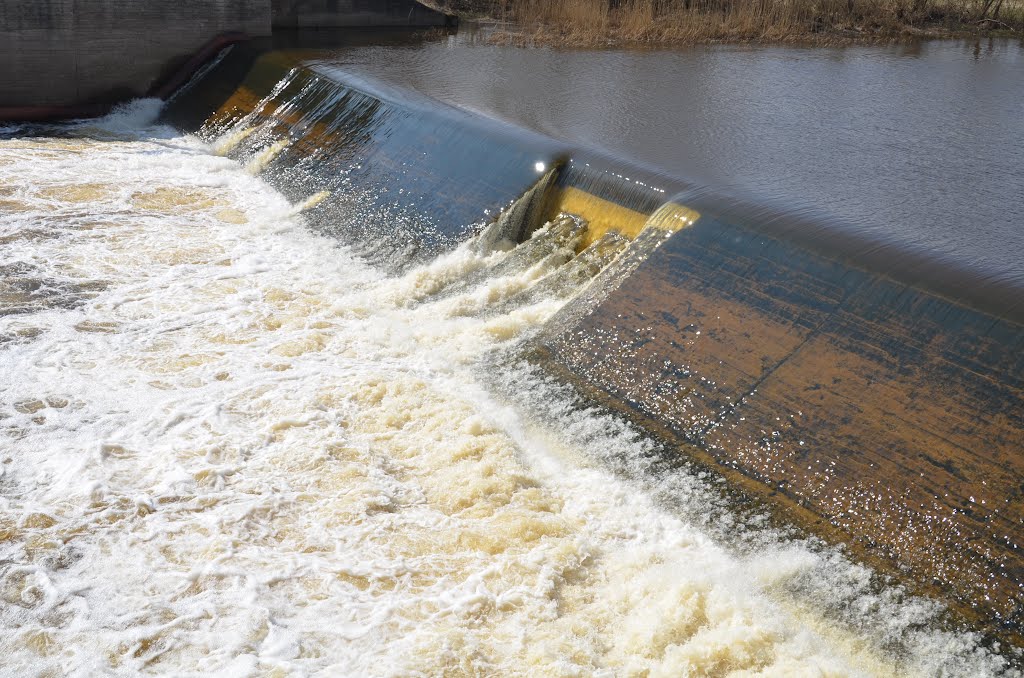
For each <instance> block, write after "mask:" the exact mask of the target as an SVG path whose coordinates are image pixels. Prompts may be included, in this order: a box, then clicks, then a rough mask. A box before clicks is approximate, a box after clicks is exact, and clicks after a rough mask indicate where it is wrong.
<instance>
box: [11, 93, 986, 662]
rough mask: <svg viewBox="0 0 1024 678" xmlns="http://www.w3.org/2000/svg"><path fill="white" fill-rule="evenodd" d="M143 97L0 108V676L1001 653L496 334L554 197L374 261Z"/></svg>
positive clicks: (549, 310)
mask: <svg viewBox="0 0 1024 678" xmlns="http://www.w3.org/2000/svg"><path fill="white" fill-rule="evenodd" d="M156 113H157V107H156V105H155V104H154V103H153V102H140V103H137V104H135V105H134V106H133V107H131V108H128V109H125V110H122V111H119V112H117V113H115V114H113V115H111V116H109V117H108V118H106V119H103V120H101V121H99V122H93V123H81V124H77V125H70V126H65V127H61V128H52V129H48V130H41V129H33V130H29V129H26V130H20V131H19V130H14V129H8V130H4V134H3V138H0V374H2V375H3V379H2V381H0V462H2V467H0V626H2V630H3V633H2V634H0V672H2V673H3V674H5V675H65V674H70V675H82V676H84V675H90V676H91V675H105V674H107V675H124V674H134V673H137V672H152V673H167V674H175V675H195V674H199V673H203V674H211V673H212V674H215V675H230V676H245V675H261V676H262V675H293V674H294V675H317V674H319V675H353V676H364V675H372V676H408V675H452V676H455V675H530V676H533V675H557V676H563V675H564V676H586V675H602V676H618V675H638V676H642V675H650V676H680V675H786V676H791V675H830V676H831V675H904V674H905V675H934V674H938V673H942V672H946V673H947V674H950V675H951V674H970V675H985V674H997V673H1000V672H1001V671H1004V670H1006V667H1005V665H1004V662H1003V660H1002V659H1001V658H1000V657H999V655H997V654H994V653H992V652H991V651H990V650H986V649H983V648H981V646H980V645H979V640H978V638H976V637H974V636H972V635H970V634H964V633H958V632H955V631H951V630H943V629H942V628H941V627H940V625H939V622H938V621H937V620H938V616H937V615H938V611H937V609H936V606H934V605H931V604H929V603H927V602H926V601H921V600H916V599H913V598H909V597H907V596H905V595H902V594H901V592H900V591H899V590H898V589H893V588H886V587H885V586H881V585H879V584H878V583H877V582H876V581H875V580H874V579H873V577H872V576H871V574H870V572H868V571H867V570H865V569H864V568H861V567H858V566H855V565H853V564H850V563H848V562H847V561H846V560H845V559H844V558H843V557H842V555H841V554H839V553H837V552H834V551H830V550H828V549H825V548H821V547H815V546H814V545H813V544H809V543H807V542H803V541H798V540H788V539H786V538H785V537H784V536H783V535H780V534H776V533H775V532H772V531H771V530H769V529H761V530H758V529H757V528H756V526H753V525H749V524H748V525H740V524H739V523H740V518H739V517H738V515H736V514H733V513H730V509H729V508H728V507H727V506H725V504H723V501H722V500H721V499H720V495H721V492H720V487H719V486H718V484H717V483H716V481H714V479H712V478H711V477H710V476H707V475H706V474H704V473H703V472H700V471H698V470H696V469H691V468H689V467H688V466H686V465H672V464H661V465H660V466H659V465H658V463H656V461H655V460H656V459H657V458H658V450H657V448H656V446H654V445H653V444H652V443H651V442H649V441H646V440H645V439H644V438H643V437H642V436H638V435H637V434H636V433H635V432H634V431H633V430H632V429H631V428H630V427H629V426H628V425H627V424H625V423H624V422H622V421H619V420H618V419H616V418H615V417H612V416H610V415H608V414H605V413H602V412H600V411H598V410H595V409H591V408H587V407H586V406H585V404H584V403H583V402H581V401H579V400H578V398H577V396H576V395H575V394H573V393H571V392H570V391H568V390H567V389H566V388H564V387H561V386H559V385H558V384H557V383H556V382H553V381H551V380H550V379H547V378H545V377H544V376H543V372H542V371H541V370H539V369H537V368H534V367H530V366H529V365H528V364H526V363H524V362H521V361H519V360H517V359H513V358H512V357H510V356H515V355H517V348H518V347H521V346H523V345H524V342H526V341H528V339H529V337H530V336H531V335H532V334H533V333H535V332H537V331H539V330H540V328H541V327H542V325H543V323H544V322H545V321H546V320H547V319H549V318H551V317H552V316H553V314H555V313H556V312H557V311H558V310H559V309H560V308H562V307H563V306H564V305H565V304H567V303H569V304H571V303H572V295H573V294H574V293H575V292H576V291H578V289H579V276H580V271H581V270H586V269H587V267H586V266H583V265H581V264H580V261H579V260H578V259H573V245H574V241H573V238H574V237H576V235H574V234H576V231H575V230H574V225H573V223H572V222H563V223H561V224H557V225H552V226H549V227H547V228H545V229H543V230H541V231H540V232H538V234H537V235H535V236H534V238H533V239H531V240H530V241H529V242H527V243H525V244H524V245H521V246H519V247H518V248H516V249H513V250H511V251H481V249H482V248H481V247H480V246H479V243H474V242H470V243H467V244H466V245H464V246H463V247H461V248H459V249H457V250H456V251H455V252H453V253H450V254H447V255H444V256H442V257H440V258H438V259H436V260H434V261H432V262H430V263H428V264H426V265H423V266H420V267H418V268H415V269H413V270H410V271H408V272H406V273H403V274H401V275H400V276H394V275H390V276H389V275H385V274H384V273H382V272H380V271H378V270H376V269H375V268H373V267H371V266H370V265H368V264H367V263H365V262H364V261H361V260H359V259H358V258H357V257H356V256H354V255H353V254H352V253H351V252H350V251H349V250H348V249H346V247H344V246H343V245H341V244H340V243H338V242H336V241H334V240H331V239H329V238H326V237H324V236H322V235H318V234H316V233H313V232H312V231H311V230H310V229H308V228H307V227H306V225H305V224H304V221H303V216H302V213H301V204H299V205H296V204H291V203H289V202H288V201H286V200H285V199H284V198H283V197H282V196H281V195H280V194H278V193H276V192H275V191H274V190H273V189H271V188H270V187H268V185H267V184H265V183H264V182H263V181H262V180H261V179H259V178H258V177H257V176H254V175H253V173H252V171H251V170H252V168H249V169H248V170H247V169H246V168H245V167H243V166H241V165H239V164H238V163H236V162H234V161H232V160H229V159H227V158H224V157H221V156H219V155H218V154H217V153H215V152H214V149H215V148H216V140H213V141H212V142H207V141H203V140H200V139H197V138H193V137H182V136H179V135H177V134H176V133H175V132H174V131H173V130H171V129H169V128H165V127H161V126H159V125H156V124H155V123H154V122H153V121H154V119H155V115H156ZM584 263H586V262H584ZM655 467H657V468H659V469H660V471H658V473H654V471H653V470H652V469H654V468H655ZM733 531H735V533H736V535H737V536H735V537H730V533H731V532H733ZM741 534H742V535H743V536H742V537H741V536H739V535H741ZM751 535H753V536H751Z"/></svg>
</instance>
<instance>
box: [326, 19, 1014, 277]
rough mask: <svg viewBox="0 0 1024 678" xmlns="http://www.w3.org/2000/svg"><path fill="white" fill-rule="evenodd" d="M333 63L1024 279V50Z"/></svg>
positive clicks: (614, 53) (431, 47) (454, 53)
mask: <svg viewBox="0 0 1024 678" xmlns="http://www.w3.org/2000/svg"><path fill="white" fill-rule="evenodd" d="M333 58H334V60H335V61H336V63H339V64H341V65H342V66H343V67H344V68H345V69H346V70H347V71H351V72H357V73H365V74H367V75H372V76H375V77H378V78H381V79H384V80H387V81H389V82H393V83H396V84H399V85H401V86H403V87H410V88H414V89H417V90H419V91H421V92H423V93H425V94H427V95H429V96H431V97H434V98H437V99H440V100H442V101H446V102H448V103H451V104H454V105H456V106H460V107H464V108H467V109H471V110H475V111H479V112H482V113H484V114H486V115H490V116H494V117H498V118H501V119H504V120H508V121H510V122H513V123H515V124H518V125H522V126H526V127H529V128H532V129H534V130H537V131H540V132H543V133H545V134H548V135H550V136H552V137H554V138H556V139H559V140H562V141H566V142H571V143H576V144H580V145H583V146H589V147H593V148H597V149H601V150H604V151H608V152H610V153H612V154H614V155H616V156H619V157H621V158H625V159H628V160H630V161H633V162H637V163H643V164H646V165H649V166H650V167H652V168H655V169H658V170H660V171H662V172H665V173H666V174H668V175H671V176H673V177H676V178H680V179H684V180H689V181H692V182H694V183H696V184H698V185H702V186H710V187H713V188H714V189H716V190H718V191H721V192H723V193H724V194H726V195H731V196H734V197H737V198H740V199H744V200H748V201H753V202H754V203H755V204H760V205H770V206H772V207H774V208H776V209H779V210H782V211H784V212H788V213H790V214H792V215H794V216H798V217H801V218H806V219H810V220H811V221H819V222H836V224H837V226H838V227H840V228H844V229H849V230H853V231H857V232H860V233H861V234H863V235H865V236H867V237H869V238H871V239H873V240H877V241H878V242H880V243H885V244H887V245H892V246H895V247H898V248H905V249H909V250H913V251H915V252H919V253H922V254H924V255H926V256H928V257H930V258H934V259H937V260H946V261H949V262H950V263H951V264H954V265H956V266H959V267H964V268H968V269H970V270H972V271H974V272H975V273H976V274H978V275H980V276H982V277H985V278H990V279H994V280H1002V281H1012V282H1013V283H1016V284H1024V44H1022V43H1021V42H1020V41H1011V40H989V41H980V42H975V41H970V42H928V43H920V44H914V45H900V46H857V47H845V48H835V49H825V48H794V47H785V48H780V47H736V46H722V47H713V48H707V47H700V48H692V49H679V50H672V51H658V50H598V51H593V50H558V49H521V48H514V47H505V46H495V45H492V44H489V42H488V34H487V33H483V32H478V33H474V32H471V31H463V32H460V33H459V34H458V35H455V36H451V37H449V38H447V39H446V40H443V41H427V42H423V43H422V44H416V45H394V46H363V47H354V48H350V49H339V50H337V51H336V52H335V55H334V57H333Z"/></svg>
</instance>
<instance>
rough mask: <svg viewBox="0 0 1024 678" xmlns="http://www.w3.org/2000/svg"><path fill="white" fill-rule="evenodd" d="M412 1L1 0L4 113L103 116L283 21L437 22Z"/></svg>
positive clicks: (0, 110)
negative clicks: (220, 51) (228, 47)
mask: <svg viewBox="0 0 1024 678" xmlns="http://www.w3.org/2000/svg"><path fill="white" fill-rule="evenodd" d="M446 21H447V19H446V17H444V15H442V14H439V13H437V12H433V11H431V10H429V9H427V8H425V7H423V6H421V5H419V4H418V3H416V2H414V1H413V0H345V1H341V0H317V1H313V0H273V1H272V0H180V1H179V2H159V1H151V0H88V1H87V0H39V1H38V2H26V1H25V0H2V1H0V64H3V68H0V120H42V119H59V118H70V117H89V116H95V115H101V114H103V113H104V112H106V111H107V110H109V108H110V106H111V105H113V104H116V103H119V102H123V101H128V100H130V99H133V98H139V97H144V96H160V97H164V96H166V95H167V94H168V93H169V91H170V90H172V89H173V88H174V87H175V86H176V85H180V84H181V83H182V82H183V81H184V80H185V79H187V77H188V75H190V74H191V73H192V72H194V71H195V70H196V69H197V68H198V67H199V66H201V65H202V64H203V63H204V62H206V61H208V60H210V59H211V58H212V57H214V56H215V55H216V54H217V53H218V51H219V50H220V49H222V48H224V47H226V46H228V45H230V44H232V43H234V42H239V41H243V40H246V39H249V38H254V37H260V36H269V35H270V34H271V30H272V24H273V25H274V26H277V27H279V28H321V27H341V26H435V25H444V24H445V22H446Z"/></svg>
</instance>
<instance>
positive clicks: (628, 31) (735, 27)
mask: <svg viewBox="0 0 1024 678" xmlns="http://www.w3.org/2000/svg"><path fill="white" fill-rule="evenodd" d="M459 1H460V2H461V3H462V5H463V6H467V5H469V6H472V7H474V8H475V9H476V10H477V14H478V15H479V14H486V15H488V16H490V17H491V18H494V19H497V20H499V21H502V22H503V24H504V25H505V26H507V27H506V28H505V29H504V30H501V31H499V32H498V33H497V34H496V40H498V41H507V42H513V43H541V44H543V43H558V44H569V45H595V44H609V43H633V44H665V43H672V44H685V43H705V42H800V41H810V42H817V43H830V42H846V41H858V40H867V41H871V40H893V39H901V38H926V37H953V36H958V35H971V34H985V33H988V34H992V33H1001V34H1007V35H1014V34H1016V35H1021V34H1022V33H1024V0H479V2H475V3H474V2H471V1H470V2H467V0H459ZM440 4H443V3H440Z"/></svg>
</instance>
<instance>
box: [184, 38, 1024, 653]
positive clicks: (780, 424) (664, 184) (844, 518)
mask: <svg viewBox="0 0 1024 678" xmlns="http://www.w3.org/2000/svg"><path fill="white" fill-rule="evenodd" d="M302 58H303V57H302V54H300V53H286V52H271V53H267V54H259V53H258V52H256V51H254V50H246V49H244V48H240V49H238V50H235V51H234V52H232V54H230V55H229V56H228V58H226V59H225V60H224V61H223V62H222V63H221V64H220V65H219V66H218V68H217V69H216V71H215V72H214V73H212V74H211V75H208V76H206V77H205V78H204V79H203V80H202V81H200V82H199V83H198V84H197V85H195V86H194V87H193V88H192V89H191V90H190V91H188V92H187V93H186V94H185V95H184V96H182V97H180V98H179V99H178V100H176V101H175V103H174V104H173V105H172V106H171V107H170V110H168V111H167V118H168V120H170V121H172V122H174V123H176V124H178V125H179V126H181V127H184V128H189V129H197V128H202V129H203V131H204V133H206V134H209V135H211V136H217V137H218V138H219V139H220V140H221V141H220V142H219V143H220V147H219V150H220V152H222V153H224V154H226V155H229V156H231V157H233V158H236V159H238V160H240V161H242V162H245V163H248V165H249V166H250V167H251V168H253V170H254V171H259V173H260V174H261V176H263V177H265V178H266V179H267V181H269V182H270V183H272V184H273V185H274V186H275V187H276V188H278V189H279V190H280V191H282V192H283V193H285V195H287V196H288V197H289V198H290V199H293V200H296V201H305V202H304V204H305V206H306V212H305V214H306V216H307V219H308V220H309V222H310V223H311V225H312V226H313V227H314V228H317V229H320V230H322V231H324V232H327V233H330V234H332V235H334V236H336V237H338V238H339V239H341V240H342V241H343V242H345V243H346V244H348V245H349V246H351V247H352V248H354V249H355V250H356V251H358V252H359V253H360V254H361V255H362V256H364V257H365V258H367V259H368V260H370V261H373V262H374V263H376V264H378V265H380V266H383V267H385V268H389V269H392V270H402V269H405V268H408V267H409V266H412V265H414V264H415V263H417V262H421V261H424V260H427V259H428V258H429V257H430V256H434V255H436V254H438V253H443V252H446V251H450V250H452V249H454V248H455V247H457V246H458V245H459V244H460V243H462V242H464V241H466V240H467V239H468V238H469V237H470V236H471V235H473V234H477V233H480V232H482V231H483V232H486V233H492V232H493V234H494V239H495V242H496V243H497V242H500V241H501V240H505V241H508V242H510V243H514V242H520V241H523V240H526V239H528V238H530V235H531V233H532V232H534V231H535V230H536V229H537V228H538V227H540V226H541V225H542V224H544V223H546V222H550V221H551V220H561V221H559V222H558V223H559V224H562V225H565V224H567V223H569V222H566V221H565V220H566V219H570V220H572V221H571V223H574V224H577V227H581V228H584V229H585V232H584V233H583V234H582V235H581V236H580V237H578V238H577V239H576V240H575V241H574V242H575V243H576V244H575V247H576V249H577V251H578V252H580V255H579V266H580V267H586V266H587V265H588V263H587V262H588V261H589V262H595V261H602V262H607V261H609V260H611V261H612V262H613V263H612V264H611V265H610V266H609V267H608V268H607V269H605V271H604V273H602V274H601V275H600V276H599V277H598V278H597V279H596V280H595V281H593V282H590V283H588V282H586V281H587V280H588V278H586V277H585V276H584V277H581V281H582V282H581V283H580V286H581V289H580V291H579V293H578V294H577V296H576V297H575V298H574V300H573V301H572V302H570V303H569V304H568V305H567V306H566V307H565V309H564V310H563V311H562V312H561V313H560V314H559V315H558V316H556V317H555V318H554V319H553V320H552V321H551V322H550V323H549V324H548V326H547V327H546V328H545V329H544V331H543V332H542V333H541V334H540V335H539V336H538V337H537V338H536V339H535V340H534V341H533V343H532V347H531V348H530V349H529V355H530V356H531V359H532V360H534V361H535V362H536V363H537V364H538V365H540V366H541V367H542V368H544V369H545V370H547V371H548V372H549V373H550V374H553V375H556V377H557V378H559V379H561V380H562V381H563V382H564V383H566V384H570V385H572V386H573V387H574V388H577V389H579V390H580V391H581V392H583V393H586V394H587V395H588V396H589V397H590V398H592V399H594V400H596V401H598V402H600V403H602V404H603V405H604V406H606V407H608V408H610V409H612V410H614V411H617V412H619V413H621V414H623V415H625V416H626V417H628V418H629V419H631V420H632V421H634V422H637V423H639V424H640V425H641V426H643V427H644V428H645V429H646V430H647V431H649V432H650V433H651V435H652V436H655V437H656V438H657V439H658V440H660V441H661V442H662V443H663V444H664V445H665V446H666V449H668V450H669V451H670V453H671V454H673V455H678V456H680V457H683V458H686V459H690V460H695V462H696V463H699V464H702V465H704V466H705V467H706V468H707V469H709V471H710V472H712V473H715V474H718V475H719V476H720V477H722V478H724V479H726V480H728V481H730V483H729V484H730V485H731V486H732V487H734V488H738V491H740V492H741V493H742V494H743V495H744V496H747V497H751V498H752V500H754V501H757V502H763V503H764V504H765V505H767V506H769V507H771V510H772V511H774V512H775V513H776V515H778V516H780V517H781V519H782V520H784V521H785V522H786V523H788V524H792V525H796V526H798V527H799V528H801V529H803V530H806V531H807V532H808V533H810V534H814V535H818V536H820V537H822V538H824V539H825V540H827V541H829V542H831V543H838V544H845V545H846V546H848V547H849V548H850V550H851V552H852V553H853V554H854V555H855V556H856V557H857V558H858V559H860V560H862V561H864V562H867V563H869V564H871V565H873V566H875V567H877V568H878V569H879V570H880V571H881V572H884V573H887V574H890V575H893V576H894V577H896V578H898V580H899V581H900V582H902V583H904V584H906V585H907V586H908V587H909V588H910V590H912V591H914V592H917V593H922V594H926V595H928V596H931V597H934V598H936V599H938V600H941V601H943V602H944V603H946V604H947V605H949V606H950V607H951V609H953V610H954V611H955V613H956V616H957V618H959V619H961V620H968V621H969V622H970V623H971V624H973V625H974V626H975V627H976V628H980V629H983V630H984V631H986V632H987V633H990V634H992V635H993V636H995V637H998V638H1006V639H1011V640H1012V641H1013V642H1016V643H1019V642H1020V640H1021V638H1022V637H1024V634H1022V623H1024V588H1022V586H1024V584H1022V582H1024V558H1022V557H1021V553H1020V549H1019V545H1020V543H1021V541H1022V540H1024V527H1022V526H1024V512H1022V506H1024V503H1022V501H1021V500H1022V492H1024V486H1022V485H1021V483H1020V479H1021V477H1024V475H1022V474H1024V458H1022V454H1021V452H1022V450H1024V307H1022V305H1021V302H1020V299H1022V298H1024V297H1022V296H1021V294H1020V292H1021V290H1019V289H1016V288H1009V287H1006V286H1000V285H996V284H989V283H986V282H985V281H984V280H980V279H977V278H974V277H972V275H971V273H970V272H969V271H951V270H948V268H944V267H943V266H940V265H938V264H936V263H933V262H929V261H925V260H915V259H914V258H912V257H910V256H909V255H906V254H905V253H900V252H892V251H886V250H885V248H880V247H878V246H877V245H876V244H874V243H871V242H860V241H857V240H855V239H852V238H850V237H847V236H844V235H843V234H841V233H834V232H824V231H815V228H814V226H813V225H808V224H800V223H799V222H797V221H795V220H787V219H785V218H772V219H768V218H766V217H764V215H763V214H761V213H758V212H756V211H747V212H744V210H742V209H738V208H736V207H735V206H734V205H731V204H730V203H728V202H727V201H724V200H722V199H720V198H717V197H715V196H713V195H712V194H710V193H708V192H707V191H704V190H700V191H698V190H694V189H692V188H691V187H687V186H685V185H682V184H678V185H676V184H673V183H672V182H670V181H667V180H666V179H664V178H663V177H661V178H659V177H651V176H648V175H646V174H645V173H644V172H643V171H641V170H637V169H636V168H631V167H629V166H628V165H627V164H624V163H622V162H621V161H617V160H614V159H610V158H606V157H602V156H600V155H597V154H595V153H593V152H588V151H581V150H578V149H574V148H571V147H569V146H566V145H564V144H561V143H559V142H557V141H554V140H551V139H548V138H545V137H542V136H540V135H536V134H533V133H529V132H526V131H524V130H519V129H516V128H512V127H509V126H506V125H502V124H499V123H496V122H493V121H490V120H486V119H483V118H480V117H477V116H474V115H471V114H469V113H467V112H464V111H460V110H456V109H454V108H450V107H447V106H444V105H441V104H439V103H437V102H433V101H431V100H428V99H425V98H424V97H421V96H418V95H415V94H412V93H409V92H404V91H395V90H394V89H391V88H388V87H387V86H384V85H382V84H380V83H376V82H371V81H365V80H356V79H353V78H352V76H350V75H348V74H346V73H345V72H344V71H341V70H338V69H337V68H334V67H330V66H324V65H316V66H307V65H304V64H303V63H302ZM310 196H312V197H310ZM568 227H569V228H572V226H568ZM599 268H601V267H598V269H599Z"/></svg>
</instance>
